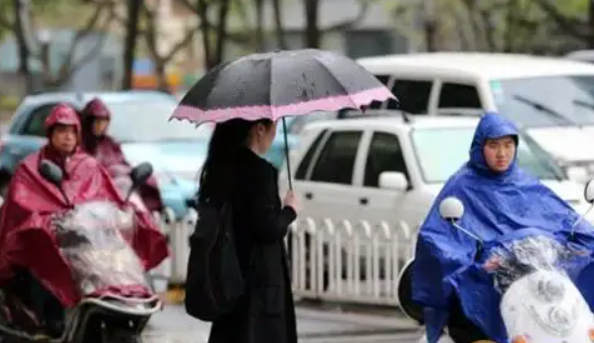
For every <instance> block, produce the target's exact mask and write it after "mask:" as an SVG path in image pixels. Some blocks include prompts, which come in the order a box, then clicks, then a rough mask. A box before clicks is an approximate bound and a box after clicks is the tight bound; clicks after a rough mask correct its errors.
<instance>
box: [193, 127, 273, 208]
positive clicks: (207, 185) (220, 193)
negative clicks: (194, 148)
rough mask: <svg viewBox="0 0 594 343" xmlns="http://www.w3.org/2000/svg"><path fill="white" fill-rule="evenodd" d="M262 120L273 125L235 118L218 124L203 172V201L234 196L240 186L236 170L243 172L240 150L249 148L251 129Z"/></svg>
mask: <svg viewBox="0 0 594 343" xmlns="http://www.w3.org/2000/svg"><path fill="white" fill-rule="evenodd" d="M258 124H264V125H265V126H266V127H269V126H270V125H272V121H271V120H269V119H261V120H257V121H247V120H243V119H232V120H229V121H226V122H223V123H219V124H217V125H216V126H215V129H214V132H213V134H212V136H211V137H210V143H209V145H208V154H207V156H206V160H205V161H204V165H203V166H202V171H201V173H200V190H199V200H200V201H205V200H207V199H215V200H218V201H221V200H226V199H228V198H229V197H230V196H231V192H232V190H233V189H234V188H236V187H237V184H236V181H235V180H236V179H237V178H236V173H240V172H241V170H240V169H241V166H240V165H239V163H238V157H239V153H241V151H242V149H246V148H247V141H248V138H249V135H250V131H251V129H252V127H254V126H255V125H258Z"/></svg>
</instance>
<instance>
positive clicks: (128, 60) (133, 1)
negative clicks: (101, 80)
mask: <svg viewBox="0 0 594 343" xmlns="http://www.w3.org/2000/svg"><path fill="white" fill-rule="evenodd" d="M141 6H142V0H128V11H127V12H128V15H127V17H128V20H127V21H126V42H125V45H124V78H123V80H122V89H132V76H133V72H134V71H133V68H134V57H135V55H136V54H135V53H136V42H137V38H138V24H139V21H140V9H141Z"/></svg>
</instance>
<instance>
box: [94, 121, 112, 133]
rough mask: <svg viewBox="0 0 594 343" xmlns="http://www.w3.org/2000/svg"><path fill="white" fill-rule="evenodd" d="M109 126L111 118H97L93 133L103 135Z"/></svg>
mask: <svg viewBox="0 0 594 343" xmlns="http://www.w3.org/2000/svg"><path fill="white" fill-rule="evenodd" d="M107 126H109V119H106V118H95V120H93V134H94V135H95V136H103V135H104V134H105V131H106V130H107Z"/></svg>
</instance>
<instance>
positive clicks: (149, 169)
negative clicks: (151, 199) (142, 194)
mask: <svg viewBox="0 0 594 343" xmlns="http://www.w3.org/2000/svg"><path fill="white" fill-rule="evenodd" d="M151 175H153V166H152V165H151V164H150V163H148V162H143V163H141V164H139V165H137V166H136V167H134V168H132V170H131V171H130V179H132V183H133V184H134V185H141V184H143V183H145V182H146V181H147V180H148V179H149V177H151Z"/></svg>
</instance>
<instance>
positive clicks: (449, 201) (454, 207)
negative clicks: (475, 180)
mask: <svg viewBox="0 0 594 343" xmlns="http://www.w3.org/2000/svg"><path fill="white" fill-rule="evenodd" d="M439 215H440V216H441V217H442V218H443V219H445V220H453V221H457V220H459V219H460V218H462V216H463V215H464V204H462V201H460V200H458V198H455V197H447V198H445V199H443V200H442V201H441V203H440V204H439Z"/></svg>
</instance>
